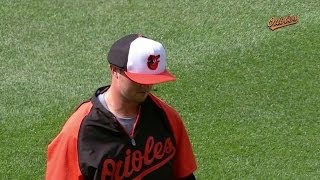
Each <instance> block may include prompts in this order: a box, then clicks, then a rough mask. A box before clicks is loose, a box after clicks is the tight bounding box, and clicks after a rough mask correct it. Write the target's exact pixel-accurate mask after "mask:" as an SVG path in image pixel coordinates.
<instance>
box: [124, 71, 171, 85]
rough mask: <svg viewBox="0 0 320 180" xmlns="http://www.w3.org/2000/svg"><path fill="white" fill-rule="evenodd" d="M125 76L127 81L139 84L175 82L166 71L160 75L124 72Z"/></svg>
mask: <svg viewBox="0 0 320 180" xmlns="http://www.w3.org/2000/svg"><path fill="white" fill-rule="evenodd" d="M125 74H126V75H127V76H128V78H129V79H131V80H132V81H134V82H136V83H139V84H159V83H164V82H168V81H175V80H176V78H175V77H174V76H173V75H172V74H170V73H169V72H168V71H167V70H165V71H164V72H163V73H160V74H138V73H131V72H127V71H125Z"/></svg>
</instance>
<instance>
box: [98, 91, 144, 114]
mask: <svg viewBox="0 0 320 180" xmlns="http://www.w3.org/2000/svg"><path fill="white" fill-rule="evenodd" d="M104 99H105V101H106V104H107V106H108V108H109V110H110V111H111V112H112V113H113V114H114V115H115V116H117V117H120V118H128V117H129V118H130V117H135V116H137V114H138V113H139V109H140V105H139V104H138V103H135V102H130V101H128V100H127V99H125V98H123V97H122V96H121V94H120V93H117V92H116V91H114V90H113V89H112V88H111V87H110V88H109V89H108V91H107V92H106V94H105V97H104Z"/></svg>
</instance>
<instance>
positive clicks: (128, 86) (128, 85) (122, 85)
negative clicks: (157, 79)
mask: <svg viewBox="0 0 320 180" xmlns="http://www.w3.org/2000/svg"><path fill="white" fill-rule="evenodd" d="M117 73H118V79H117V83H118V88H119V91H120V93H121V95H122V96H123V98H125V99H127V100H128V101H129V102H134V103H142V102H143V101H144V100H145V99H146V98H147V96H148V94H149V93H150V91H151V89H152V86H153V85H143V84H138V83H136V82H134V81H132V80H130V79H129V78H128V77H127V76H126V74H125V73H124V72H123V71H118V72H117Z"/></svg>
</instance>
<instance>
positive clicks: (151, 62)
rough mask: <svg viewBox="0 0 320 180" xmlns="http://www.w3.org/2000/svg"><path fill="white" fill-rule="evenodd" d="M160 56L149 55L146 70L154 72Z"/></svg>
mask: <svg viewBox="0 0 320 180" xmlns="http://www.w3.org/2000/svg"><path fill="white" fill-rule="evenodd" d="M159 59H160V55H150V56H149V57H148V62H147V63H148V68H149V69H151V70H156V69H157V68H158V64H159V62H160V60H159Z"/></svg>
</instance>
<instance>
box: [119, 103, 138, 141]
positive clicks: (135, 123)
mask: <svg viewBox="0 0 320 180" xmlns="http://www.w3.org/2000/svg"><path fill="white" fill-rule="evenodd" d="M113 118H114V119H115V121H116V122H117V123H118V124H119V125H120V126H121V128H122V130H123V131H124V132H125V133H126V134H127V135H128V137H129V138H130V141H131V144H132V146H136V145H137V143H136V140H135V139H134V136H135V129H136V125H137V124H138V121H139V118H140V107H139V112H138V115H137V117H136V120H135V122H134V124H133V127H132V130H131V133H128V132H127V131H126V129H125V128H124V127H123V126H122V124H121V123H120V122H119V121H118V119H117V117H116V116H115V115H113Z"/></svg>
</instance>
